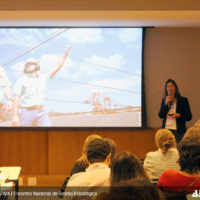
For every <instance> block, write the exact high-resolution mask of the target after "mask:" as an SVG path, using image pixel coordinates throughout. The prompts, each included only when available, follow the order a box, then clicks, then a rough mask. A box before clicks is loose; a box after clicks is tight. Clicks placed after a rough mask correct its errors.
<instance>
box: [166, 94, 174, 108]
mask: <svg viewBox="0 0 200 200" xmlns="http://www.w3.org/2000/svg"><path fill="white" fill-rule="evenodd" d="M173 101H174V97H173V96H167V97H166V99H165V105H166V106H167V105H168V103H170V102H173Z"/></svg>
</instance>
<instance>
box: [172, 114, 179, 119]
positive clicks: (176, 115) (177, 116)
mask: <svg viewBox="0 0 200 200" xmlns="http://www.w3.org/2000/svg"><path fill="white" fill-rule="evenodd" d="M180 116H181V114H180V113H174V114H173V115H172V117H173V118H179V117H180Z"/></svg>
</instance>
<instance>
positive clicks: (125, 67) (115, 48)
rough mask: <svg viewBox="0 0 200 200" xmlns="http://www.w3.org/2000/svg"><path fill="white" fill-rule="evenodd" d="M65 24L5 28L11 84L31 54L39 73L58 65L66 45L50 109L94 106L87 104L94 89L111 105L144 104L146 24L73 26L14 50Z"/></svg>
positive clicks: (1, 48)
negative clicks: (114, 26) (143, 34)
mask: <svg viewBox="0 0 200 200" xmlns="http://www.w3.org/2000/svg"><path fill="white" fill-rule="evenodd" d="M59 30H64V29H63V28H62V29H61V28H60V29H58V28H24V29H23V28H1V29H0V52H1V54H0V64H1V65H2V64H5V65H4V66H3V67H4V68H5V70H6V72H7V75H8V77H9V80H10V82H11V84H12V87H13V86H14V85H15V83H16V80H17V79H18V78H19V77H20V76H22V75H23V70H24V64H25V61H26V60H27V59H28V58H34V59H36V60H38V62H39V64H40V66H41V69H40V71H39V73H48V72H50V71H51V70H52V69H53V68H55V67H56V65H57V63H58V61H59V59H60V58H61V57H62V55H63V54H64V52H65V50H66V48H67V47H68V46H72V49H71V51H70V54H69V57H68V58H67V60H66V62H65V64H64V66H63V68H62V69H61V70H60V71H59V72H58V73H57V74H56V75H55V77H54V78H53V79H51V80H49V82H48V84H47V88H46V98H45V99H46V100H45V106H46V108H47V110H48V111H53V112H62V113H73V112H87V111H92V110H93V109H94V107H93V105H92V104H86V103H85V101H86V100H88V99H90V98H91V96H92V95H93V94H94V93H100V94H101V97H100V100H99V101H101V102H102V104H103V99H104V98H105V97H109V98H110V99H111V105H120V106H122V107H123V106H141V62H142V58H141V56H142V29H140V28H69V29H67V28H66V29H65V31H63V32H62V33H61V34H59V35H58V36H56V37H54V38H53V39H50V40H48V41H47V42H45V43H44V44H42V45H40V46H38V47H37V48H34V49H33V50H31V51H29V52H27V53H25V54H24V55H22V56H19V57H18V58H17V59H14V60H13V61H12V62H10V63H8V64H6V63H7V62H8V61H9V60H10V59H12V58H14V57H15V56H16V55H20V53H22V52H23V51H24V50H26V49H27V48H29V47H31V46H32V45H34V44H37V43H39V42H40V41H41V40H42V39H44V38H46V37H48V36H49V35H51V34H53V33H55V32H57V31H59Z"/></svg>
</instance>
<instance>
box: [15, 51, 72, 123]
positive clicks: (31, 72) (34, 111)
mask: <svg viewBox="0 0 200 200" xmlns="http://www.w3.org/2000/svg"><path fill="white" fill-rule="evenodd" d="M70 49H71V47H68V48H67V50H66V52H65V54H64V56H63V57H62V58H61V60H60V61H59V63H58V65H57V67H56V68H55V69H53V70H52V71H51V72H49V73H47V74H42V75H39V74H38V73H37V72H38V71H39V70H40V66H39V65H38V63H37V61H35V60H33V59H28V61H27V62H26V64H25V68H24V73H25V76H22V77H20V78H19V79H18V80H17V82H16V84H15V86H14V94H15V98H14V108H13V117H12V123H13V126H51V123H50V120H49V117H48V114H47V113H46V111H45V110H44V98H45V91H46V84H47V81H48V80H49V79H50V78H53V77H54V75H55V74H56V73H57V72H58V71H59V70H60V69H61V68H62V66H63V65H64V63H65V60H66V58H67V56H68V54H69V52H70ZM20 98H21V100H22V101H21V113H20V117H18V109H19V102H20Z"/></svg>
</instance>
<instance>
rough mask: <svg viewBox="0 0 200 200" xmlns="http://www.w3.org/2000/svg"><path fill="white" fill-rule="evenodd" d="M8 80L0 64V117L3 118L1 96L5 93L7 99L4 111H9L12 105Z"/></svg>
mask: <svg viewBox="0 0 200 200" xmlns="http://www.w3.org/2000/svg"><path fill="white" fill-rule="evenodd" d="M10 87H11V85H10V82H9V80H8V77H7V75H6V72H5V70H4V69H3V67H1V66H0V119H2V118H3V116H2V115H3V107H4V103H3V96H4V95H5V97H6V99H7V103H6V106H5V111H7V112H9V111H11V110H12V107H13V102H12V94H11V90H10Z"/></svg>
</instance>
